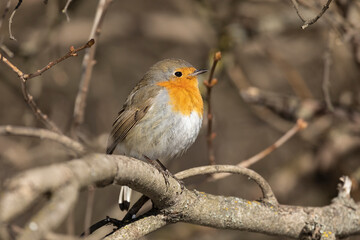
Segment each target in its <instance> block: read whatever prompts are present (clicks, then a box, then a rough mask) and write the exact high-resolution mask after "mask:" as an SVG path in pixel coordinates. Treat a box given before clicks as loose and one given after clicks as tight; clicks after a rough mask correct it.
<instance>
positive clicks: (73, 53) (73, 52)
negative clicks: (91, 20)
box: [23, 39, 95, 80]
mask: <svg viewBox="0 0 360 240" xmlns="http://www.w3.org/2000/svg"><path fill="white" fill-rule="evenodd" d="M94 43H95V40H94V39H90V40H89V41H88V42H87V43H85V44H84V45H83V46H81V47H79V48H76V49H75V48H74V47H73V46H71V47H70V49H69V52H67V53H66V54H65V55H64V56H62V57H60V58H58V59H56V60H54V61H51V62H49V63H48V64H47V65H46V66H45V67H43V68H42V69H39V70H37V71H36V72H35V73H29V74H24V76H23V77H24V79H25V80H29V79H31V78H34V77H37V76H40V75H41V74H43V73H44V72H45V71H47V70H49V69H50V68H52V67H53V66H55V65H56V64H58V63H59V62H62V61H64V60H66V59H68V58H69V57H76V56H77V53H78V52H80V51H81V50H84V49H86V48H90V47H91V46H93V45H94Z"/></svg>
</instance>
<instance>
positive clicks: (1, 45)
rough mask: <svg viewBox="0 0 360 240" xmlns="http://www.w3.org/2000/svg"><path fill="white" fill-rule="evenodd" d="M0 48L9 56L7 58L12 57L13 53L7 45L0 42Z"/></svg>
mask: <svg viewBox="0 0 360 240" xmlns="http://www.w3.org/2000/svg"><path fill="white" fill-rule="evenodd" d="M0 42H1V41H0ZM0 49H1V50H3V51H4V53H5V54H6V55H8V56H9V58H12V57H14V53H13V52H12V51H11V50H10V49H9V48H8V47H7V46H5V45H4V44H1V43H0Z"/></svg>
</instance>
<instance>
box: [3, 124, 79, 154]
mask: <svg viewBox="0 0 360 240" xmlns="http://www.w3.org/2000/svg"><path fill="white" fill-rule="evenodd" d="M0 135H10V136H26V137H36V138H40V139H49V140H52V141H55V142H58V143H60V144H62V145H64V146H65V147H67V148H69V149H71V150H72V151H74V152H76V153H78V154H81V155H82V154H84V153H85V147H84V146H83V145H82V144H81V143H79V142H77V141H75V140H72V139H71V138H69V137H67V136H65V135H63V134H58V133H56V132H53V131H49V130H46V129H42V128H31V127H18V126H11V125H7V126H0Z"/></svg>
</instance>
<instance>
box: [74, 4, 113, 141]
mask: <svg viewBox="0 0 360 240" xmlns="http://www.w3.org/2000/svg"><path fill="white" fill-rule="evenodd" d="M111 3H112V0H99V4H98V7H97V10H96V15H95V19H94V23H93V26H92V30H91V33H90V37H89V38H90V39H95V41H96V42H98V39H99V36H100V33H101V26H102V23H103V20H104V17H105V14H106V11H107V10H108V8H109V6H110V4H111ZM95 51H96V46H94V47H92V48H91V49H89V50H87V51H86V53H85V55H84V58H83V62H82V74H81V79H80V86H79V90H78V93H77V95H76V99H75V106H74V113H73V122H72V126H71V133H72V136H73V137H75V138H76V136H77V134H76V131H77V128H78V126H79V125H80V124H82V123H83V121H84V113H85V107H86V98H87V93H88V89H89V84H90V80H91V74H92V69H93V66H94V64H95V60H94V57H95Z"/></svg>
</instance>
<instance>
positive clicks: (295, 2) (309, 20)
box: [291, 0, 332, 29]
mask: <svg viewBox="0 0 360 240" xmlns="http://www.w3.org/2000/svg"><path fill="white" fill-rule="evenodd" d="M331 1H332V0H327V2H326V3H325V4H324V6H323V7H322V9H321V11H320V12H319V13H318V14H317V15H316V16H315V17H313V18H311V19H308V20H306V19H305V18H304V17H303V16H302V14H301V13H300V10H299V4H298V3H297V0H291V2H292V4H293V6H294V8H295V11H296V13H297V15H298V16H299V18H300V19H301V21H302V22H303V23H304V24H303V25H302V26H301V28H302V29H305V28H307V27H308V26H310V25H312V24H314V23H316V21H317V20H319V18H321V16H322V15H323V14H324V13H325V12H326V10H327V9H328V8H329V6H330V3H331Z"/></svg>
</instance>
